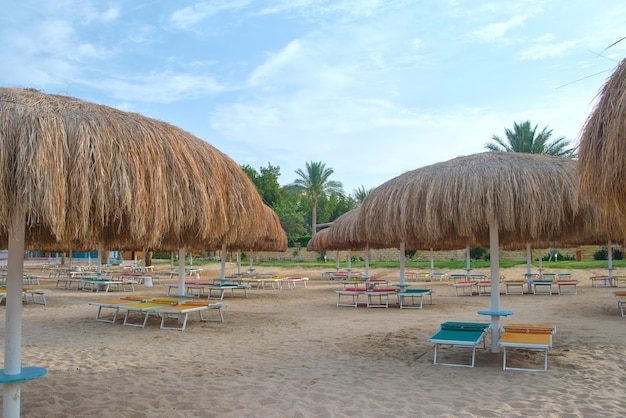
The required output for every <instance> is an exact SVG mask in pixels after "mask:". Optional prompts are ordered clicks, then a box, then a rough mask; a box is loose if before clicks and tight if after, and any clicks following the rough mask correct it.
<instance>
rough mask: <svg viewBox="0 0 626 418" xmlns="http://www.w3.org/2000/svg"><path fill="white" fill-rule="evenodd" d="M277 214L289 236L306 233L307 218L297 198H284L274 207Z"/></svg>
mask: <svg viewBox="0 0 626 418" xmlns="http://www.w3.org/2000/svg"><path fill="white" fill-rule="evenodd" d="M274 211H275V212H276V215H278V218H279V219H280V225H281V226H282V227H283V231H285V234H286V235H287V237H288V238H293V237H298V236H302V235H305V234H306V233H307V230H306V226H305V225H306V220H305V217H304V215H303V214H302V212H301V210H300V208H299V205H298V201H296V200H295V199H283V200H282V201H281V202H280V203H279V204H277V205H276V207H275V208H274Z"/></svg>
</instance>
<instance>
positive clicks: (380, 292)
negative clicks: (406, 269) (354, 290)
mask: <svg viewBox="0 0 626 418" xmlns="http://www.w3.org/2000/svg"><path fill="white" fill-rule="evenodd" d="M397 293H398V291H397V290H396V289H390V288H376V289H371V288H370V289H367V290H366V291H365V295H366V296H367V307H368V308H389V296H390V295H395V294H397ZM376 297H377V298H378V303H374V302H372V299H373V298H376Z"/></svg>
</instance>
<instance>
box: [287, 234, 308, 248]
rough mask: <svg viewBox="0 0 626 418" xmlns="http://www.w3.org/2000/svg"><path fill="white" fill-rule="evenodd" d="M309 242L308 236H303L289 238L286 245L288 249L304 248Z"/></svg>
mask: <svg viewBox="0 0 626 418" xmlns="http://www.w3.org/2000/svg"><path fill="white" fill-rule="evenodd" d="M310 240H311V236H310V235H303V236H299V237H291V238H288V239H287V245H288V246H289V247H301V248H306V246H307V244H308V243H309V241H310Z"/></svg>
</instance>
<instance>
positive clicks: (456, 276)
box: [448, 273, 467, 286]
mask: <svg viewBox="0 0 626 418" xmlns="http://www.w3.org/2000/svg"><path fill="white" fill-rule="evenodd" d="M457 280H460V281H466V280H467V274H456V273H452V274H449V275H448V286H451V285H454V284H456V282H457ZM451 281H452V282H451Z"/></svg>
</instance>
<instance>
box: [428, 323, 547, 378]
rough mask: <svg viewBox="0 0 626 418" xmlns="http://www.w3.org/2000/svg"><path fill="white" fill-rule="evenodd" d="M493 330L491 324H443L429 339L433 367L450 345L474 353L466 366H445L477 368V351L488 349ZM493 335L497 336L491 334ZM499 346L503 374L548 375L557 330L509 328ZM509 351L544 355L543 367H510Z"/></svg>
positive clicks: (542, 326)
mask: <svg viewBox="0 0 626 418" xmlns="http://www.w3.org/2000/svg"><path fill="white" fill-rule="evenodd" d="M490 330H491V324H486V323H476V322H444V323H442V324H441V325H440V327H439V330H438V331H437V333H435V334H434V335H433V336H432V337H430V338H429V339H428V341H429V342H431V343H433V344H435V353H434V358H433V364H437V361H438V359H437V357H438V354H439V346H441V345H449V346H453V347H458V348H470V349H471V350H472V356H471V361H470V363H469V364H465V363H440V364H443V365H446V366H462V367H474V364H475V358H476V349H477V348H483V349H484V348H486V344H485V341H486V338H485V335H486V333H487V332H488V331H490ZM491 332H494V331H493V330H491ZM499 332H501V334H502V335H501V337H500V339H499V342H498V345H499V346H500V347H501V348H502V351H503V353H502V370H524V371H547V370H548V349H550V348H551V347H552V336H553V335H554V334H555V333H556V326H555V325H552V324H507V325H504V326H503V327H502V329H501V330H499ZM507 348H508V349H511V348H515V349H518V348H519V349H527V350H532V351H538V352H543V353H544V359H543V366H542V367H541V368H534V367H511V366H509V365H507Z"/></svg>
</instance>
